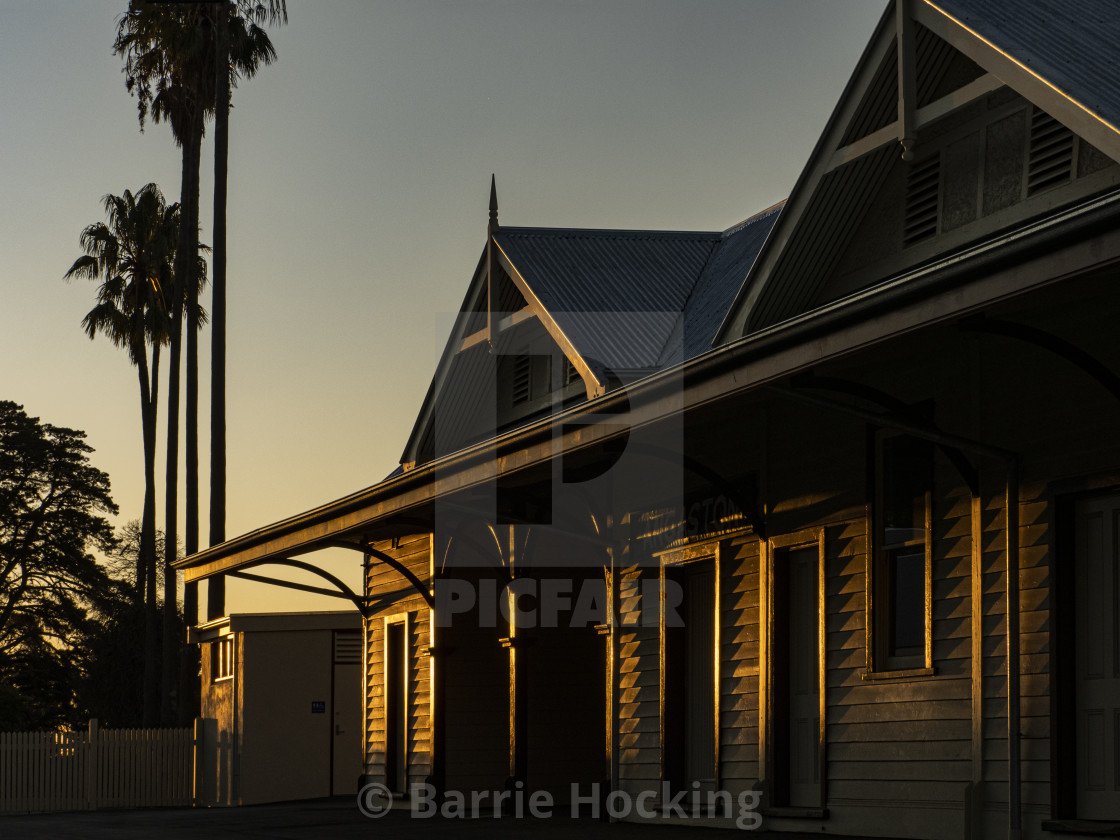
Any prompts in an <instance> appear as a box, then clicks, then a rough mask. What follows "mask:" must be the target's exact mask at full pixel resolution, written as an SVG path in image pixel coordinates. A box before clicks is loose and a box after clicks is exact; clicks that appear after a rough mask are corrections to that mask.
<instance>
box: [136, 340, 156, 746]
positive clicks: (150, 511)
mask: <svg viewBox="0 0 1120 840" xmlns="http://www.w3.org/2000/svg"><path fill="white" fill-rule="evenodd" d="M139 360H140V363H139V364H138V366H137V367H138V368H139V370H140V404H141V411H142V412H143V429H144V519H143V522H142V524H141V529H140V556H141V558H142V562H143V564H144V568H145V590H146V596H147V597H146V598H145V619H146V620H145V632H144V726H145V727H148V726H154V725H155V723H156V719H157V714H158V712H159V699H158V697H157V694H156V692H157V688H158V685H159V675H158V673H157V666H156V651H157V649H158V645H157V640H156V635H157V633H158V632H159V623H158V621H157V620H156V604H155V595H156V563H155V561H156V545H155V537H156V400H157V399H158V387H159V379H158V377H159V344H156V345H155V347H154V348H153V349H152V369H151V374H150V381H149V372H148V353H147V348H142V350H141V352H140V354H139Z"/></svg>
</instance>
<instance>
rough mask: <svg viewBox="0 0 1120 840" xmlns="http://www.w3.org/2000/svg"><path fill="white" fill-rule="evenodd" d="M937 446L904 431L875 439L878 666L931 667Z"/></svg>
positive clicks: (875, 653) (875, 649) (875, 666)
mask: <svg viewBox="0 0 1120 840" xmlns="http://www.w3.org/2000/svg"><path fill="white" fill-rule="evenodd" d="M932 483H933V446H932V444H930V443H929V442H928V441H924V440H918V439H916V438H912V437H907V436H905V435H891V436H879V437H878V438H877V440H876V489H877V492H876V499H875V502H876V504H875V511H876V516H875V517H874V520H875V522H874V527H875V534H874V540H873V542H872V545H873V551H874V558H873V562H874V569H873V574H872V585H873V586H874V592H873V597H872V611H873V613H874V615H873V633H874V637H875V638H874V640H873V645H872V657H873V662H872V666H873V670H875V671H897V670H911V669H928V668H931V667H932V664H933V663H932V660H931V646H930V585H931V563H930V559H931V550H932V545H931V539H930V525H931V515H930V513H931V511H930V504H931V493H930V487H931V485H932Z"/></svg>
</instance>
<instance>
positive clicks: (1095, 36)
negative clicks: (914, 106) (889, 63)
mask: <svg viewBox="0 0 1120 840" xmlns="http://www.w3.org/2000/svg"><path fill="white" fill-rule="evenodd" d="M924 5H926V6H928V7H929V9H930V10H936V11H937V12H939V13H940V17H941V18H943V19H944V23H939V21H938V18H937V16H932V15H931V16H929V17H928V22H927V20H926V19H924V17H923V18H920V19H922V20H923V22H924V23H926V25H927V26H930V25H931V24H932V26H933V27H936V29H940V30H941V31H940V32H938V34H941V35H942V37H946V35H949V38H947V40H949V39H950V38H951V40H952V42H953V44H954V46H956V47H957V48H958V49H961V50H962V51H965V52H967V53H969V54H970V57H972V58H973V60H974V61H977V62H978V63H981V64H985V65H987V64H991V65H992V66H990V67H989V70H990V71H991V72H993V73H996V74H997V75H999V76H1000V77H1001V78H1003V79H1004V81H1005V82H1007V84H1009V85H1012V86H1013V87H1016V88H1017V89H1020V90H1021V92H1022V93H1023V95H1024V96H1026V97H1027V98H1028V99H1032V101H1034V99H1033V97H1032V95H1031V92H1029V90H1028V89H1029V88H1034V87H1037V88H1050V89H1052V90H1053V91H1054V92H1055V93H1056V94H1058V95H1060V96H1061V97H1062V98H1063V99H1065V100H1066V105H1065V107H1064V108H1063V107H1061V106H1060V105H1059V106H1058V107H1057V108H1056V110H1054V106H1050V105H1048V104H1047V103H1045V102H1038V103H1037V104H1038V105H1039V106H1040V107H1043V108H1045V109H1046V110H1048V111H1050V113H1052V114H1053V115H1054V116H1055V117H1057V118H1058V119H1061V120H1063V122H1065V121H1066V120H1071V121H1072V120H1073V119H1074V115H1075V114H1077V112H1078V111H1080V112H1081V113H1082V115H1083V117H1084V118H1085V120H1087V121H1088V122H1090V123H1094V122H1095V123H1098V124H1099V129H1096V130H1095V129H1093V128H1090V127H1087V126H1086V125H1084V124H1082V125H1081V126H1080V132H1079V133H1082V135H1083V136H1084V137H1085V138H1086V139H1087V140H1089V141H1090V142H1091V143H1093V144H1094V145H1096V146H1098V147H1099V148H1100V149H1101V150H1102V151H1103V152H1105V153H1106V154H1109V155H1110V156H1112V157H1114V158H1115V157H1116V156H1117V154H1118V152H1117V134H1116V133H1117V130H1118V127H1120V54H1118V53H1117V44H1120V14H1117V7H1116V3H1115V0H924ZM954 28H955V29H957V30H959V31H960V35H961V36H962V37H956V36H954V35H952V34H951V33H952V32H953V29H954ZM936 29H935V31H936ZM942 33H945V34H942ZM968 35H970V36H971V38H968V37H965V36H968ZM1001 56H1003V57H1005V58H1006V61H1000V57H1001ZM1071 56H1076V57H1077V60H1076V61H1071V60H1070V58H1071ZM1007 62H1010V64H1008V63H1007ZM1021 86H1025V88H1027V89H1024V87H1021ZM1059 111H1060V112H1063V113H1058V112H1059ZM1067 125H1069V123H1068V122H1067ZM1069 128H1071V129H1072V130H1074V131H1075V132H1076V131H1079V127H1078V126H1075V125H1069ZM1102 129H1103V130H1102Z"/></svg>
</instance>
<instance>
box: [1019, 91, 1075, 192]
mask: <svg viewBox="0 0 1120 840" xmlns="http://www.w3.org/2000/svg"><path fill="white" fill-rule="evenodd" d="M1073 145H1074V136H1073V132H1072V131H1070V130H1069V129H1068V128H1066V127H1065V126H1064V125H1062V124H1061V123H1060V122H1058V121H1057V120H1056V119H1054V118H1053V117H1052V116H1050V115H1049V114H1047V113H1046V112H1045V111H1042V110H1039V109H1038V108H1035V109H1034V113H1033V114H1032V115H1031V148H1030V158H1029V160H1028V161H1027V195H1034V194H1035V193H1037V192H1040V191H1041V190H1044V189H1046V188H1047V187H1053V186H1057V185H1059V184H1068V183H1069V182H1070V180H1071V179H1072V178H1073Z"/></svg>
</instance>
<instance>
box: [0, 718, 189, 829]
mask: <svg viewBox="0 0 1120 840" xmlns="http://www.w3.org/2000/svg"><path fill="white" fill-rule="evenodd" d="M196 731H198V726H197V725H196V726H195V729H194V730H193V731H192V730H191V729H115V730H114V729H106V730H102V729H99V728H98V725H97V721H95V720H94V721H90V724H89V729H88V730H87V731H85V732H9V733H0V813H29V812H41V811H82V810H95V809H98V808H151V807H160V806H188V805H191V804H192V803H193V799H194V790H195V771H196V769H197V763H196V762H195V756H194V744H195V740H196V739H195V737H194V735H195V732H196Z"/></svg>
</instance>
